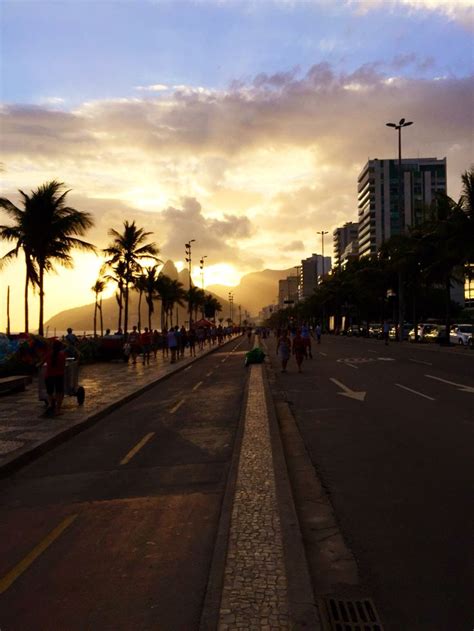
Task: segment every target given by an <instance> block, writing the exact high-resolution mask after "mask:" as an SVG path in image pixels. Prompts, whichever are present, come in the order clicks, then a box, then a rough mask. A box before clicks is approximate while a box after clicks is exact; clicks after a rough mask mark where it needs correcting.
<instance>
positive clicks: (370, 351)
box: [369, 348, 377, 354]
mask: <svg viewBox="0 0 474 631" xmlns="http://www.w3.org/2000/svg"><path fill="white" fill-rule="evenodd" d="M369 353H375V354H377V351H372V350H370V348H369Z"/></svg>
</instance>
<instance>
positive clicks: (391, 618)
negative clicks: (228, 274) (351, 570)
mask: <svg viewBox="0 0 474 631" xmlns="http://www.w3.org/2000/svg"><path fill="white" fill-rule="evenodd" d="M267 346H268V348H269V349H270V351H271V352H270V359H271V363H272V366H273V370H274V373H275V379H276V382H275V388H276V391H277V392H279V393H280V396H282V398H283V399H285V400H286V401H287V402H288V403H289V406H290V410H291V411H292V413H293V416H294V418H295V419H296V423H297V427H298V429H299V432H300V434H301V436H302V438H303V441H304V444H305V447H306V449H307V451H308V454H309V457H310V459H311V462H312V465H313V467H314V470H315V472H316V474H317V475H318V476H319V478H320V479H321V481H322V486H323V487H324V489H325V490H326V493H327V495H328V497H329V500H330V502H331V504H332V508H333V510H334V513H335V516H336V520H337V523H338V525H339V527H340V529H341V532H342V535H343V537H344V540H345V542H346V544H347V547H348V548H349V549H350V551H351V552H352V554H353V555H354V557H355V559H356V562H357V566H358V575H359V576H358V578H357V581H360V586H361V588H363V590H364V593H366V594H368V595H369V596H370V597H371V598H373V600H374V602H375V604H376V606H377V609H378V612H379V614H380V617H381V620H382V623H383V624H384V628H385V630H386V631H471V629H472V628H474V605H473V603H474V597H473V594H474V545H473V524H474V484H473V478H474V469H473V465H472V463H473V446H474V353H473V352H472V351H469V350H468V349H458V348H455V349H440V348H436V347H427V346H421V345H420V346H418V345H417V346H415V345H412V344H409V343H403V344H401V345H400V344H398V343H391V344H389V345H388V346H385V344H384V343H383V342H382V341H378V340H367V339H351V338H344V337H332V336H323V339H322V343H321V344H320V345H317V344H315V343H314V342H313V359H312V360H311V359H308V360H306V361H305V362H304V364H303V373H302V374H298V373H297V370H296V364H295V361H294V359H291V360H290V363H289V366H288V373H285V374H281V373H280V371H279V366H278V359H277V357H276V355H275V340H274V339H273V338H272V339H270V340H267ZM290 455H291V454H290ZM296 501H297V500H296ZM297 504H298V502H297ZM297 508H298V505H297ZM317 519H318V516H317V515H315V516H314V520H315V521H316V522H317ZM331 589H332V591H336V592H337V585H332V586H331ZM322 595H323V596H324V594H316V596H322Z"/></svg>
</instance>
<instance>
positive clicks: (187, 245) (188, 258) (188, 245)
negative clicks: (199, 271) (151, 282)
mask: <svg viewBox="0 0 474 631" xmlns="http://www.w3.org/2000/svg"><path fill="white" fill-rule="evenodd" d="M195 241H196V239H189V241H188V242H187V243H185V244H184V248H185V252H186V263H187V264H188V270H189V303H188V304H189V328H191V325H192V323H193V304H192V301H191V287H192V285H193V281H192V278H191V274H192V271H193V268H192V260H191V243H194V242H195Z"/></svg>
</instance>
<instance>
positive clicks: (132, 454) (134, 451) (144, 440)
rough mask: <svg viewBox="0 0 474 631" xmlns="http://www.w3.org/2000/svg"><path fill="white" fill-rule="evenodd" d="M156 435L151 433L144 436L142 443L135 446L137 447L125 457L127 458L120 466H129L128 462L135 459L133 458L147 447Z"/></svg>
mask: <svg viewBox="0 0 474 631" xmlns="http://www.w3.org/2000/svg"><path fill="white" fill-rule="evenodd" d="M154 435H155V432H150V433H149V434H147V435H146V436H144V437H143V438H142V439H141V441H140V442H139V443H137V444H136V445H135V447H134V448H133V449H131V450H130V451H129V452H128V454H127V455H126V456H125V458H122V460H121V461H120V464H121V465H124V464H127V463H128V462H130V460H131V459H132V458H133V456H135V454H136V453H138V452H139V451H140V449H141V448H142V447H144V446H145V445H146V443H147V442H148V441H149V440H150V438H152V437H153V436H154Z"/></svg>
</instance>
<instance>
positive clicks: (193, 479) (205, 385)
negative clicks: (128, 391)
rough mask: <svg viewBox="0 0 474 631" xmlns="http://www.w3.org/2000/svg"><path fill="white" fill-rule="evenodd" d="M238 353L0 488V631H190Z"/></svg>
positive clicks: (188, 373) (238, 387)
mask: <svg viewBox="0 0 474 631" xmlns="http://www.w3.org/2000/svg"><path fill="white" fill-rule="evenodd" d="M240 344H242V339H238V340H235V341H233V342H231V343H230V344H228V345H227V346H226V347H224V348H221V349H218V350H217V351H216V352H215V353H213V354H212V355H209V356H207V357H204V358H202V359H201V360H199V361H198V362H196V363H194V364H192V365H190V366H189V367H187V369H185V370H183V371H182V372H180V373H178V374H175V375H174V376H173V378H171V379H168V380H166V381H163V382H160V383H158V384H157V385H156V386H154V387H153V388H151V389H149V390H148V391H147V392H146V393H144V394H142V395H141V396H140V397H138V398H136V399H134V400H133V401H130V402H129V403H127V404H125V405H124V406H122V407H120V408H119V409H116V410H115V411H113V412H111V413H110V414H108V415H107V416H105V417H104V418H102V419H101V421H100V422H99V423H97V424H95V425H94V426H92V427H90V428H89V429H87V430H85V431H83V432H82V433H80V434H78V435H76V436H73V437H72V438H70V439H69V440H68V441H67V442H65V443H64V444H62V445H60V446H58V447H56V448H55V449H53V450H52V451H50V452H48V453H46V454H44V455H42V456H41V457H39V458H38V459H37V460H35V461H34V462H31V463H30V464H28V465H26V466H24V467H23V468H22V469H20V470H19V471H17V472H16V473H14V474H12V475H10V476H9V477H7V478H5V479H3V480H1V482H0V506H1V508H0V627H1V629H2V631H25V629H35V630H45V631H46V630H51V629H61V630H68V631H75V630H76V629H77V630H81V631H82V630H83V629H104V630H107V629H111V630H112V629H113V630H114V631H119V630H122V629H123V630H125V629H127V630H130V629H156V628H160V629H173V630H174V629H183V630H186V629H197V628H199V621H200V616H201V613H202V606H203V602H204V599H205V592H206V586H207V582H208V575H209V569H210V565H211V560H212V555H213V552H214V543H215V538H216V532H217V527H218V522H219V516H220V510H221V504H222V497H223V494H224V492H225V488H226V481H227V474H228V470H229V466H230V462H231V458H232V454H233V448H234V440H235V436H236V428H237V426H238V422H239V418H240V412H241V406H242V399H243V396H244V384H245V380H246V378H247V373H246V371H245V369H244V368H243V355H242V353H240V354H239V352H238V351H236V350H235V349H236V347H238V346H239V345H240ZM232 351H234V353H232Z"/></svg>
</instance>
